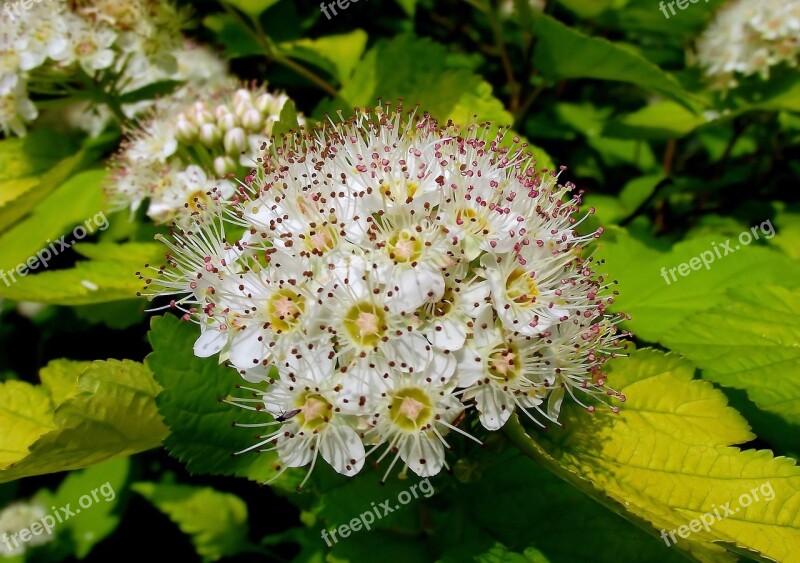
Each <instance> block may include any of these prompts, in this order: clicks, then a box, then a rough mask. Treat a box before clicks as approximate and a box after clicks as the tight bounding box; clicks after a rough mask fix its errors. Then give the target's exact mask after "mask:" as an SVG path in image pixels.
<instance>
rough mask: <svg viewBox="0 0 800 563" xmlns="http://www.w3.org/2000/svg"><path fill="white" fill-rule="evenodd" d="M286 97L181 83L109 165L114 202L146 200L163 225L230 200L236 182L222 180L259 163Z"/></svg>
mask: <svg viewBox="0 0 800 563" xmlns="http://www.w3.org/2000/svg"><path fill="white" fill-rule="evenodd" d="M288 100H289V98H288V97H287V96H286V95H285V94H272V93H269V92H267V91H266V87H265V86H262V87H260V88H255V87H237V86H236V85H235V84H233V85H232V84H231V83H228V84H227V85H226V86H222V87H220V88H217V89H216V90H214V91H211V92H209V91H207V90H206V89H205V88H197V87H194V88H193V87H184V88H182V89H181V90H180V91H179V92H178V95H176V96H170V97H167V98H164V99H162V100H160V101H159V102H157V103H156V105H155V108H154V111H153V112H152V113H151V115H150V116H149V118H148V119H147V120H145V121H144V122H143V123H141V124H140V125H138V126H137V127H136V128H135V129H133V130H132V131H130V132H129V133H128V135H127V137H126V139H125V141H124V142H123V144H122V148H121V150H120V152H119V153H118V155H117V156H116V158H115V159H114V161H113V163H112V173H111V176H110V180H109V184H108V186H107V193H108V195H109V199H110V200H111V205H112V207H113V208H116V209H122V208H128V209H130V210H131V211H135V210H136V209H138V208H139V206H140V205H141V204H142V202H143V201H144V200H145V199H147V200H149V205H148V208H147V215H148V216H149V217H150V218H151V219H153V220H154V221H155V222H157V223H167V222H170V221H176V220H178V219H179V218H182V219H186V218H187V217H189V216H192V215H197V214H202V213H204V212H206V211H208V210H209V208H210V207H211V208H213V207H214V205H213V204H214V202H215V201H216V200H225V199H228V198H230V197H231V196H232V195H233V193H234V187H235V185H234V183H233V182H232V181H230V180H229V179H227V178H226V177H227V176H229V175H235V174H237V173H242V172H243V171H246V170H248V169H249V168H251V167H253V166H255V165H256V159H257V158H259V157H260V156H261V153H262V150H263V148H264V147H265V146H266V145H267V144H269V141H270V137H271V134H272V127H273V125H274V124H275V122H276V121H277V120H278V117H279V116H280V112H281V108H282V107H283V105H284V104H285V103H286V102H287V101H288Z"/></svg>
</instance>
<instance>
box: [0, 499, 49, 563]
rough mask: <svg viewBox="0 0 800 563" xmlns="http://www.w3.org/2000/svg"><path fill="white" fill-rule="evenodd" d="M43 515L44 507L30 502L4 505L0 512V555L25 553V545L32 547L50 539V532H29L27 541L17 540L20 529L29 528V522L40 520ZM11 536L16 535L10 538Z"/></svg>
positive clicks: (8, 555)
mask: <svg viewBox="0 0 800 563" xmlns="http://www.w3.org/2000/svg"><path fill="white" fill-rule="evenodd" d="M44 515H45V509H44V507H43V506H42V505H40V504H36V503H32V502H16V503H13V504H9V505H8V506H6V507H5V508H4V509H3V511H2V512H0V540H2V541H0V555H3V556H4V557H7V558H11V557H15V556H18V555H22V554H23V553H25V548H26V546H27V547H34V546H37V545H42V544H45V543H47V542H49V541H52V539H53V534H52V533H46V534H31V535H30V539H28V540H27V543H25V542H22V541H18V539H19V538H18V536H19V532H20V530H23V529H25V528H30V526H31V524H33V523H34V522H38V521H40V520H41V519H42V518H43V517H44ZM13 536H17V537H16V539H14V540H11V539H10V538H12V537H13Z"/></svg>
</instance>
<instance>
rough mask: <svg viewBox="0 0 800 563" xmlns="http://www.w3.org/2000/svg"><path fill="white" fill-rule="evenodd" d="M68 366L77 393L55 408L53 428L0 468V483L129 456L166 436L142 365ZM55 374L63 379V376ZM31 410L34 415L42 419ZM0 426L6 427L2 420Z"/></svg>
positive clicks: (112, 362)
mask: <svg viewBox="0 0 800 563" xmlns="http://www.w3.org/2000/svg"><path fill="white" fill-rule="evenodd" d="M65 367H66V366H65V365H61V366H60V367H59V368H60V369H64V368H65ZM72 367H73V368H74V372H73V373H74V377H75V378H76V379H77V393H74V394H73V395H72V396H69V397H68V398H67V399H66V400H65V401H64V402H63V403H61V404H60V405H58V406H57V407H56V409H55V412H54V413H53V414H52V420H53V424H52V427H54V429H51V430H50V431H48V432H46V433H43V434H40V436H39V437H38V439H36V441H35V442H34V443H33V444H32V445H31V446H30V448H29V449H30V453H29V454H28V455H27V456H26V457H24V458H22V459H20V460H19V461H18V462H15V463H14V464H13V465H11V466H10V467H8V468H6V469H4V470H2V471H0V483H4V482H7V481H12V480H14V479H20V478H22V477H29V476H31V475H42V474H45V473H54V472H57V471H67V470H71V469H78V468H82V467H86V466H88V465H92V464H95V463H99V462H101V461H105V460H108V459H112V458H115V457H119V456H127V455H131V454H134V453H138V452H140V451H144V450H147V449H150V448H155V447H157V446H158V445H160V444H161V441H162V440H163V439H164V437H165V436H166V433H167V431H166V428H165V427H164V425H163V423H162V422H161V417H160V416H159V414H158V410H157V408H156V405H155V395H156V394H157V393H158V391H159V387H158V384H157V383H156V382H155V381H154V380H153V376H152V374H151V373H150V371H149V370H148V369H147V368H146V367H145V366H143V365H142V364H139V363H136V362H132V361H129V360H124V361H121V362H120V361H117V360H108V361H105V362H101V361H97V362H93V363H92V364H91V366H89V367H88V369H85V363H83V362H74V363H73V365H72ZM58 378H59V379H61V380H62V381H63V380H65V379H68V375H67V374H65V373H62V374H60V375H59V376H58ZM7 383H11V382H7ZM61 396H64V393H63V392H61ZM45 397H46V395H45ZM47 404H48V406H50V408H52V405H51V404H50V403H49V402H47ZM36 414H37V417H38V418H37V420H47V417H46V415H41V412H39V411H37V413H36ZM2 428H3V432H4V433H5V432H7V429H6V426H5V424H3V426H2Z"/></svg>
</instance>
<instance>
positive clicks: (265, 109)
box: [256, 93, 283, 115]
mask: <svg viewBox="0 0 800 563" xmlns="http://www.w3.org/2000/svg"><path fill="white" fill-rule="evenodd" d="M281 107H283V100H281V99H280V98H279V97H277V96H273V95H272V94H267V93H264V94H261V95H260V96H259V97H258V98H257V99H256V108H257V109H258V111H260V112H261V113H263V114H264V115H270V114H273V113H275V114H278V113H280V112H281Z"/></svg>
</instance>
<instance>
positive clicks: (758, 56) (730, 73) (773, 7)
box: [696, 0, 800, 88]
mask: <svg viewBox="0 0 800 563" xmlns="http://www.w3.org/2000/svg"><path fill="white" fill-rule="evenodd" d="M696 51H697V61H698V63H699V65H700V66H701V67H703V69H704V71H705V74H706V75H707V76H708V77H709V78H710V79H711V80H712V81H713V83H714V84H715V86H717V87H720V88H732V87H735V86H736V85H737V84H738V80H737V77H747V76H752V75H755V74H758V75H760V76H761V77H762V78H764V79H766V78H767V77H768V76H769V71H770V68H771V67H773V66H775V65H778V64H781V63H786V64H788V65H790V66H792V67H796V66H797V64H798V60H799V59H800V0H732V1H731V2H729V3H728V4H726V5H725V6H723V8H722V9H721V10H720V11H719V13H718V14H717V15H716V16H715V18H714V20H712V22H711V24H710V25H709V26H708V28H707V29H706V30H705V31H704V32H703V34H702V35H701V36H700V38H699V40H698V41H697V46H696Z"/></svg>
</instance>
